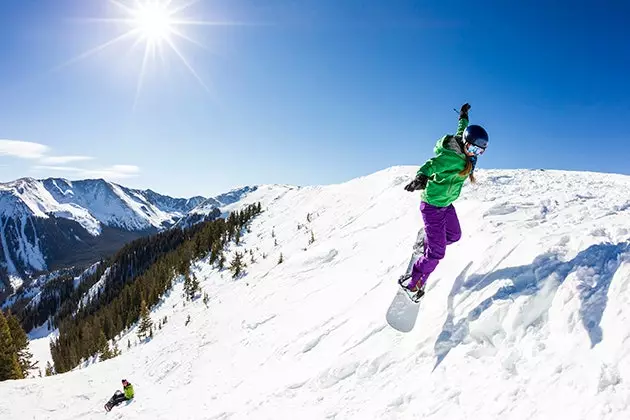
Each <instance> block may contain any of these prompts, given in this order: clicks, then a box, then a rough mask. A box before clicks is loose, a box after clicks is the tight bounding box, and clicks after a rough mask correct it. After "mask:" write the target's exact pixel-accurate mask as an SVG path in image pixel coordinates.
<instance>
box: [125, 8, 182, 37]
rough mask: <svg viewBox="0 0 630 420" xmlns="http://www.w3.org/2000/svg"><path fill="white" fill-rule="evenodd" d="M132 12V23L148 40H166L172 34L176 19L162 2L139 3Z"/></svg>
mask: <svg viewBox="0 0 630 420" xmlns="http://www.w3.org/2000/svg"><path fill="white" fill-rule="evenodd" d="M132 14H133V18H134V22H133V25H134V26H135V27H136V28H137V29H138V30H139V31H140V34H141V35H142V36H143V37H144V38H146V40H147V41H148V42H152V43H158V42H161V41H167V40H169V39H170V37H171V35H172V34H173V29H174V26H175V24H176V21H175V19H173V18H172V17H171V14H170V13H169V11H168V9H167V8H166V6H165V5H163V4H156V3H149V4H144V5H140V6H139V7H138V8H137V9H135V10H133V13H132Z"/></svg>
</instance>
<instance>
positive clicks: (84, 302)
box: [75, 266, 111, 306]
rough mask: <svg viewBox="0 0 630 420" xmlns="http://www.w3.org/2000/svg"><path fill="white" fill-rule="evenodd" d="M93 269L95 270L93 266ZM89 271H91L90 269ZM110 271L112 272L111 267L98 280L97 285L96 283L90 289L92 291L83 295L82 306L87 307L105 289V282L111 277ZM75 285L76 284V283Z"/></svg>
mask: <svg viewBox="0 0 630 420" xmlns="http://www.w3.org/2000/svg"><path fill="white" fill-rule="evenodd" d="M92 267H93V268H94V269H95V267H94V266H92ZM88 271H89V269H88ZM110 271H111V267H107V268H106V269H105V272H104V273H103V275H102V276H101V278H100V279H98V281H97V282H96V283H94V284H93V285H92V287H90V290H88V291H87V293H86V294H85V295H83V298H82V299H81V306H85V305H87V304H88V303H89V302H90V300H92V299H93V298H95V297H96V296H97V295H98V293H99V292H100V291H101V290H102V289H103V287H105V280H107V276H109V272H110ZM75 280H76V279H75ZM75 284H76V282H75Z"/></svg>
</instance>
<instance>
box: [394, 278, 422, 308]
mask: <svg viewBox="0 0 630 420" xmlns="http://www.w3.org/2000/svg"><path fill="white" fill-rule="evenodd" d="M409 279H411V274H405V275H404V276H401V277H400V278H399V279H398V285H399V286H400V287H401V289H403V290H404V292H405V294H406V295H407V296H408V297H409V299H411V301H412V302H414V303H419V302H420V299H422V297H423V296H424V286H425V285H424V284H423V285H422V286H420V287H416V288H415V289H414V290H411V289H409V288H407V284H408V280H409Z"/></svg>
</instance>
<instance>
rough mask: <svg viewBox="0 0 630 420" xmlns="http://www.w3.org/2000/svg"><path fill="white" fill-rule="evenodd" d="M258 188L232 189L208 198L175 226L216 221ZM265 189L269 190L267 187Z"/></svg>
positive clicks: (188, 225) (184, 226) (183, 226)
mask: <svg viewBox="0 0 630 420" xmlns="http://www.w3.org/2000/svg"><path fill="white" fill-rule="evenodd" d="M258 188H259V187H258V186H246V187H241V188H236V189H233V190H231V191H229V192H227V193H224V194H221V195H218V196H216V197H210V198H208V199H206V200H204V201H202V202H201V203H199V204H198V205H197V206H196V207H195V208H193V209H192V210H190V211H189V212H188V214H187V215H186V216H185V217H183V218H182V219H181V220H180V221H179V222H178V224H177V226H178V227H181V228H186V227H190V226H192V225H194V224H196V223H199V222H203V221H205V220H212V219H216V218H217V217H220V216H221V215H223V214H225V213H226V212H229V209H230V208H231V206H232V205H233V204H235V203H242V202H244V201H245V198H246V197H247V196H248V195H251V193H252V192H254V191H256V190H258ZM267 188H269V186H268V187H267ZM250 204H251V203H250Z"/></svg>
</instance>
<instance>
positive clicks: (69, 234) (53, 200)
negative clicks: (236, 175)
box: [0, 178, 256, 302]
mask: <svg viewBox="0 0 630 420" xmlns="http://www.w3.org/2000/svg"><path fill="white" fill-rule="evenodd" d="M255 189H256V187H245V188H242V189H236V190H234V191H230V192H229V193H226V194H222V195H220V196H217V197H214V198H206V197H201V196H195V197H190V198H174V197H170V196H167V195H163V194H159V193H157V192H155V191H152V190H138V189H132V188H127V187H124V186H122V185H119V184H116V183H113V182H108V181H105V180H103V179H89V180H79V181H70V180H67V179H61V178H48V179H42V180H38V179H33V178H21V179H18V180H16V181H12V182H7V183H0V302H2V300H3V298H5V297H6V296H7V295H9V294H11V293H13V292H15V291H16V290H17V289H18V288H19V287H20V286H21V285H22V284H23V283H24V282H25V281H26V282H28V281H29V279H30V278H32V277H34V276H35V275H37V274H40V273H42V272H47V271H49V270H56V269H60V268H64V267H69V266H75V265H88V264H91V263H93V262H95V261H96V260H98V259H99V258H102V257H104V256H106V255H109V254H111V253H113V252H114V251H116V250H117V249H119V248H120V247H121V246H122V245H124V244H125V243H127V242H129V241H131V240H133V239H136V238H139V237H141V236H145V235H148V234H151V233H155V232H158V231H162V230H165V229H169V228H172V227H174V226H176V225H178V224H179V226H180V227H186V226H190V225H192V224H194V223H197V222H200V221H203V220H207V219H212V218H216V217H218V216H220V215H221V210H220V209H221V207H222V206H225V205H229V204H230V203H233V202H234V201H235V200H238V199H240V198H242V197H243V195H246V194H247V193H249V192H251V191H252V190H255ZM180 222H181V223H180Z"/></svg>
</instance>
